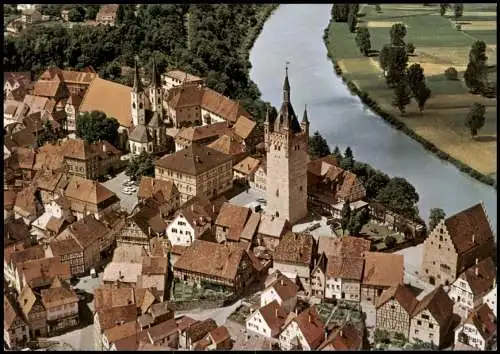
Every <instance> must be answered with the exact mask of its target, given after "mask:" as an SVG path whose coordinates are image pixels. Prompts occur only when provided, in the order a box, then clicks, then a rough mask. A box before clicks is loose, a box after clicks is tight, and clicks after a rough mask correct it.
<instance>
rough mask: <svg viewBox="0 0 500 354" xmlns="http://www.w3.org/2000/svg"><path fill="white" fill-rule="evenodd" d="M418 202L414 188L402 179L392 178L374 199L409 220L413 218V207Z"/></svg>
mask: <svg viewBox="0 0 500 354" xmlns="http://www.w3.org/2000/svg"><path fill="white" fill-rule="evenodd" d="M418 200H419V196H418V193H417V191H416V190H415V187H414V186H413V185H411V184H410V183H409V182H408V181H407V180H406V179H404V178H402V177H394V178H392V179H391V180H390V181H389V183H387V185H386V186H385V187H384V188H383V189H381V190H380V191H379V193H378V194H377V197H376V201H378V202H379V203H381V204H382V205H384V206H385V207H386V208H388V209H389V210H391V211H393V212H395V213H397V214H400V215H401V216H404V217H407V218H410V219H411V218H413V217H414V216H415V209H414V206H415V204H416V203H417V202H418Z"/></svg>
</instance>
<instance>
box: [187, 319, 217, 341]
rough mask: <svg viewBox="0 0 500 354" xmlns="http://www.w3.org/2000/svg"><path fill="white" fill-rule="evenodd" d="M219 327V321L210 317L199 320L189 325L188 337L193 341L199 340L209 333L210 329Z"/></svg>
mask: <svg viewBox="0 0 500 354" xmlns="http://www.w3.org/2000/svg"><path fill="white" fill-rule="evenodd" d="M216 328H217V323H216V322H215V321H214V320H213V319H211V318H209V319H206V320H204V321H198V322H196V323H193V324H192V325H191V326H189V327H188V328H187V330H186V337H187V338H189V339H191V343H194V342H197V341H199V340H200V339H202V338H203V337H204V336H206V335H207V333H209V332H210V331H213V330H214V329H216Z"/></svg>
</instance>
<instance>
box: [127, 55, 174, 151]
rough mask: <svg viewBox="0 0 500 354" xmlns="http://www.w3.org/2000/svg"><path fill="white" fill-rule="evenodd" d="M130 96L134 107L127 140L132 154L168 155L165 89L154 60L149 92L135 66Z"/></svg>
mask: <svg viewBox="0 0 500 354" xmlns="http://www.w3.org/2000/svg"><path fill="white" fill-rule="evenodd" d="M130 95H131V105H132V107H131V108H132V127H131V128H130V135H129V137H128V140H129V145H130V152H131V153H133V154H134V155H140V153H141V152H143V151H146V152H147V153H150V154H159V153H162V152H166V148H167V142H166V140H167V134H166V127H165V123H164V121H163V119H164V113H165V112H164V109H163V88H162V86H161V82H160V75H159V74H158V71H157V68H156V62H155V60H154V58H153V68H152V78H151V83H150V86H149V88H148V89H147V90H146V89H143V87H142V84H141V80H140V78H139V69H138V67H137V62H136V64H135V75H134V87H133V88H132V92H131V93H130Z"/></svg>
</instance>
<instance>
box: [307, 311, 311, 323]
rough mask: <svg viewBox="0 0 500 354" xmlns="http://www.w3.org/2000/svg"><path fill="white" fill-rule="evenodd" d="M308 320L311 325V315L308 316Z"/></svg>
mask: <svg viewBox="0 0 500 354" xmlns="http://www.w3.org/2000/svg"><path fill="white" fill-rule="evenodd" d="M307 318H308V320H309V323H311V314H310V313H309V315H308V316H307Z"/></svg>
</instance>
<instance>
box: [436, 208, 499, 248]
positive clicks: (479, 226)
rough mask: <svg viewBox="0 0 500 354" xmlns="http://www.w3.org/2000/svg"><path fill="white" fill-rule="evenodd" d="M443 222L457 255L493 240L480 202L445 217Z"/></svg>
mask: <svg viewBox="0 0 500 354" xmlns="http://www.w3.org/2000/svg"><path fill="white" fill-rule="evenodd" d="M444 223H445V225H446V229H447V230H448V233H449V234H450V237H451V240H452V242H453V244H454V246H455V248H456V250H457V252H458V254H459V255H461V254H463V253H465V252H467V251H468V250H470V249H471V248H474V247H477V246H478V245H481V244H484V243H486V242H491V241H492V240H493V231H492V230H491V226H490V223H489V220H488V218H487V216H486V212H485V210H484V207H483V205H482V203H479V204H476V205H474V206H472V207H470V208H468V209H465V210H462V211H461V212H459V213H457V214H455V215H453V216H450V217H449V218H446V219H445V222H444ZM473 240H474V242H473Z"/></svg>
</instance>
